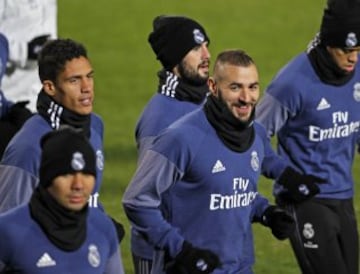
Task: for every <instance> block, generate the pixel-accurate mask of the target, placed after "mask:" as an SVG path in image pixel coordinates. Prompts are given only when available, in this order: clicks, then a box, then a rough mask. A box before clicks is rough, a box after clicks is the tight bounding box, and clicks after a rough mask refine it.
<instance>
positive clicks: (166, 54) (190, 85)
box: [131, 15, 210, 274]
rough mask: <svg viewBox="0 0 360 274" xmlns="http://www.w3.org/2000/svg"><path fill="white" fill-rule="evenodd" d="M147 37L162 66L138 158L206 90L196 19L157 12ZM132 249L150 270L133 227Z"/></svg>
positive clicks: (144, 273) (140, 272) (139, 271)
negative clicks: (158, 14)
mask: <svg viewBox="0 0 360 274" xmlns="http://www.w3.org/2000/svg"><path fill="white" fill-rule="evenodd" d="M148 40H149V43H150V45H151V47H152V49H153V51H154V53H155V54H156V56H157V59H158V60H159V61H160V63H161V64H162V69H161V70H160V71H159V72H158V74H157V76H158V78H159V80H158V81H159V84H158V89H157V93H156V94H155V95H154V96H153V97H152V98H151V99H150V101H149V102H148V104H147V105H146V106H145V108H144V110H143V112H142V114H141V116H140V118H139V120H138V122H137V124H136V130H135V138H136V144H137V149H138V162H140V161H141V159H142V156H143V155H144V153H145V151H146V150H147V149H148V148H149V146H150V145H151V143H152V142H153V140H154V139H155V138H156V136H157V135H158V134H159V133H160V131H161V130H163V129H165V128H166V127H168V126H169V125H170V124H171V123H173V122H174V121H176V120H177V119H179V118H180V117H182V116H184V115H185V114H187V113H189V112H191V111H193V110H195V109H197V108H199V107H201V105H202V104H203V102H204V101H205V98H206V94H207V93H208V92H209V88H208V85H207V80H208V78H209V65H210V52H209V49H208V46H209V42H210V40H209V37H208V36H207V34H206V32H205V29H204V28H203V27H202V26H201V25H200V24H199V23H198V22H196V21H195V20H193V19H191V18H188V17H185V16H172V15H160V16H157V17H155V19H154V20H153V31H152V32H151V33H150V35H149V38H148ZM178 41H182V42H181V43H179V42H178ZM131 251H132V255H133V262H134V270H135V274H149V273H150V270H151V264H152V257H153V252H154V250H153V247H152V246H151V245H150V244H149V243H148V242H147V241H146V238H145V237H144V236H143V235H142V234H141V233H139V232H138V231H136V229H134V227H132V228H131Z"/></svg>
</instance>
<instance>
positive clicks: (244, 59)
mask: <svg viewBox="0 0 360 274" xmlns="http://www.w3.org/2000/svg"><path fill="white" fill-rule="evenodd" d="M218 63H221V64H230V65H234V66H242V67H247V66H250V65H252V64H255V62H254V60H253V59H252V58H251V57H250V56H249V55H248V54H247V53H246V52H245V51H243V50H241V49H230V50H225V51H223V52H220V53H219V55H218V56H217V58H216V60H215V66H216V64H218Z"/></svg>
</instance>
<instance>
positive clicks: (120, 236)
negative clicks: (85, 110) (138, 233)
mask: <svg viewBox="0 0 360 274" xmlns="http://www.w3.org/2000/svg"><path fill="white" fill-rule="evenodd" d="M109 217H110V219H111V221H112V222H113V224H114V226H115V230H116V234H117V236H118V240H119V243H121V241H122V239H123V238H124V236H125V229H124V226H123V225H122V224H121V223H119V222H118V221H116V220H115V219H114V218H113V217H111V216H109Z"/></svg>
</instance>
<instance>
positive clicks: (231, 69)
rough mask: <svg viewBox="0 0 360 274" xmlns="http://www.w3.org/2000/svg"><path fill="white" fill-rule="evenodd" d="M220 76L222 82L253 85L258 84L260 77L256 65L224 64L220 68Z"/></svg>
mask: <svg viewBox="0 0 360 274" xmlns="http://www.w3.org/2000/svg"><path fill="white" fill-rule="evenodd" d="M218 74H219V76H220V79H219V80H220V81H222V82H228V83H229V82H230V83H232V82H236V83H249V82H250V83H253V82H258V80H259V75H258V71H257V68H256V66H255V65H254V64H250V65H249V66H246V67H245V66H237V65H231V64H222V65H220V66H219V70H218Z"/></svg>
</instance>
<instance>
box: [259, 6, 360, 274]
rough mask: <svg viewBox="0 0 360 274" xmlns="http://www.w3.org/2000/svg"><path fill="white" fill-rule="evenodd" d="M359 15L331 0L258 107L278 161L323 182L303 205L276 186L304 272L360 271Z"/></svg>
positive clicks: (335, 273) (347, 273)
mask: <svg viewBox="0 0 360 274" xmlns="http://www.w3.org/2000/svg"><path fill="white" fill-rule="evenodd" d="M359 15H360V2H359V1H354V0H348V1H344V0H329V1H328V6H327V7H326V8H325V9H324V13H323V17H322V23H321V27H320V32H319V33H318V34H317V35H316V37H315V39H314V40H313V41H312V42H311V43H310V44H309V46H308V49H307V51H306V52H302V53H301V54H299V55H298V56H296V57H295V58H294V59H293V60H291V61H290V62H289V63H288V64H287V65H286V66H285V67H284V68H283V69H281V71H280V72H279V73H278V74H277V75H276V77H275V78H274V79H273V81H272V82H271V83H270V85H269V87H268V88H267V90H266V93H265V95H264V97H263V100H262V101H261V102H260V104H259V107H258V108H257V121H258V122H260V123H261V124H263V125H264V126H265V128H266V130H267V133H268V135H269V136H274V135H276V136H277V140H278V152H279V154H280V156H282V157H284V158H285V159H286V160H287V161H288V163H289V164H290V165H291V166H292V167H293V168H294V169H296V170H299V171H302V172H305V173H308V174H314V175H317V176H320V177H321V178H323V179H324V180H325V182H326V184H322V185H320V190H321V191H320V193H319V194H318V195H316V196H315V197H314V198H313V199H310V200H308V201H304V202H302V203H299V201H297V200H294V199H292V198H291V197H284V194H286V190H285V191H284V189H283V188H282V187H281V186H280V185H279V182H276V184H274V194H275V197H276V200H277V202H278V203H279V204H280V205H282V206H284V207H286V208H287V209H288V210H289V211H291V212H292V214H293V216H294V217H295V220H296V221H297V223H296V225H297V229H296V230H294V234H293V235H292V236H291V237H290V240H291V244H292V248H293V250H294V253H295V255H296V258H297V260H298V263H299V265H300V267H301V270H302V273H304V274H323V273H327V274H339V273H341V274H358V273H359V239H358V229H357V223H356V215H355V210H354V205H353V197H354V178H353V175H352V166H353V162H354V154H355V151H356V146H357V147H358V148H359V145H360V130H359V128H360V111H359V109H360V80H359V79H360V63H359V52H360V16H359ZM285 196H286V195H285ZM289 198H290V199H289ZM300 202H301V201H300Z"/></svg>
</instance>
